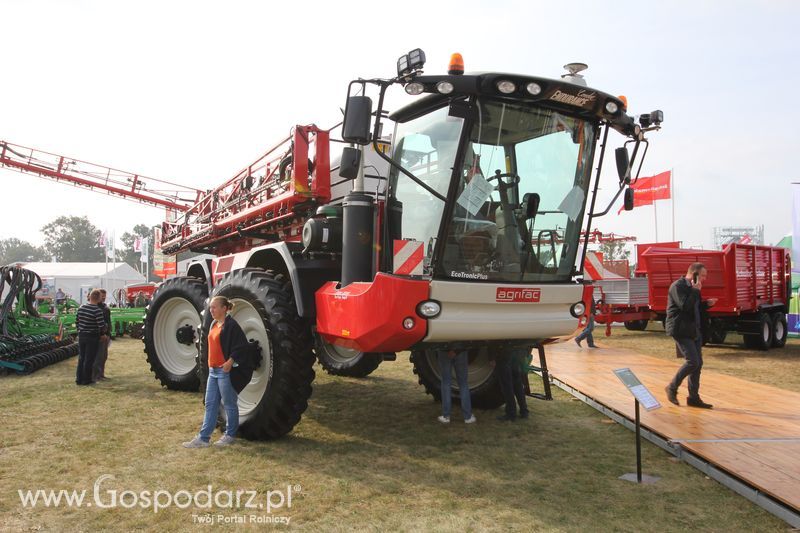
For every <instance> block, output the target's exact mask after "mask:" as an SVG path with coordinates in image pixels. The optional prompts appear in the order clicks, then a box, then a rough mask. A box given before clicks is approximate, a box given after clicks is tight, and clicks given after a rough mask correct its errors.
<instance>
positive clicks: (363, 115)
mask: <svg viewBox="0 0 800 533" xmlns="http://www.w3.org/2000/svg"><path fill="white" fill-rule="evenodd" d="M371 117H372V100H371V99H370V97H369V96H348V97H347V107H346V108H345V110H344V123H343V124H342V139H344V140H345V141H347V142H349V143H354V144H361V145H364V144H369V140H370V139H369V126H370V122H371V120H370V119H371Z"/></svg>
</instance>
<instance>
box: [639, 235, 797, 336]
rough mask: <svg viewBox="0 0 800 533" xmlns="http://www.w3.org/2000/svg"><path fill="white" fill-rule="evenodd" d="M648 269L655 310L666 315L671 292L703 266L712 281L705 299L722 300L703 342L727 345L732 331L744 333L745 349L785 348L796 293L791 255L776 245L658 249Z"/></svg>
mask: <svg viewBox="0 0 800 533" xmlns="http://www.w3.org/2000/svg"><path fill="white" fill-rule="evenodd" d="M641 260H642V261H644V264H645V268H646V270H647V278H648V289H649V298H650V308H651V310H652V311H653V313H654V314H655V315H656V316H657V317H658V319H659V320H660V319H663V318H664V317H665V316H666V309H667V291H668V290H669V286H670V285H671V284H672V282H673V281H675V280H676V279H678V278H680V277H681V276H684V275H685V274H686V271H687V270H688V268H689V265H691V264H692V263H703V264H704V265H705V266H706V269H707V270H708V278H707V279H706V281H705V282H704V283H703V298H718V301H717V303H716V304H715V305H714V306H713V307H711V308H710V309H708V311H707V313H706V315H707V316H706V317H705V319H704V324H703V326H704V332H703V337H704V340H706V341H708V342H711V343H722V342H724V341H725V337H726V335H727V332H728V331H735V332H737V333H741V334H742V336H743V338H744V343H745V346H747V347H748V348H756V349H760V350H768V349H769V348H782V347H783V346H784V345H785V344H786V337H787V335H788V331H789V330H788V327H787V324H786V314H787V313H788V312H789V300H790V298H791V290H792V279H791V277H792V269H791V251H790V250H788V249H786V248H778V247H774V246H757V245H752V244H737V243H733V244H728V245H727V246H726V247H725V248H724V249H722V250H690V249H680V248H678V249H674V248H664V247H658V246H653V247H650V248H649V249H648V250H646V251H645V252H644V253H642V255H641Z"/></svg>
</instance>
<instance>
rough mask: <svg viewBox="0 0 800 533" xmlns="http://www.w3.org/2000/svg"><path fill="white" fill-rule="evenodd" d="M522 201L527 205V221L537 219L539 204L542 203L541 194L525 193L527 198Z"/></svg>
mask: <svg viewBox="0 0 800 533" xmlns="http://www.w3.org/2000/svg"><path fill="white" fill-rule="evenodd" d="M522 201H523V202H524V204H525V220H530V219H532V218H536V215H537V214H538V213H539V202H540V201H541V197H540V196H539V194H538V193H535V192H534V193H530V192H528V193H525V196H523V197H522Z"/></svg>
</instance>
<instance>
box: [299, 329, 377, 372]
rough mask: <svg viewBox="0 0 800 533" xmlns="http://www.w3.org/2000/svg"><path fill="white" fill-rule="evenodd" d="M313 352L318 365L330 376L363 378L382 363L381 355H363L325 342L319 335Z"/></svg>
mask: <svg viewBox="0 0 800 533" xmlns="http://www.w3.org/2000/svg"><path fill="white" fill-rule="evenodd" d="M315 351H316V353H317V359H318V360H319V364H320V365H322V368H323V369H324V370H325V372H327V373H328V374H331V375H332V376H348V377H351V378H365V377H367V376H369V375H370V374H372V373H373V372H374V371H375V369H376V368H378V366H379V365H380V364H381V362H383V354H382V353H364V352H359V351H358V350H353V349H350V348H345V347H343V346H337V345H335V344H331V343H329V342H327V341H326V340H325V339H323V338H322V336H320V335H317V336H316V340H315Z"/></svg>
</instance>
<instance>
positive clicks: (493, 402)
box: [411, 348, 504, 409]
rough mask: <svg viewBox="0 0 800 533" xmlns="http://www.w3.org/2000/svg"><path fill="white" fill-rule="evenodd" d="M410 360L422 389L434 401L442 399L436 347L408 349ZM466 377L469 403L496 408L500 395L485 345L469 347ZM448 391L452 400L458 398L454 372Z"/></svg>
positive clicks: (485, 407) (481, 407)
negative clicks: (431, 348) (416, 349)
mask: <svg viewBox="0 0 800 533" xmlns="http://www.w3.org/2000/svg"><path fill="white" fill-rule="evenodd" d="M411 363H412V364H413V365H414V373H415V374H416V375H417V378H418V379H419V384H420V385H422V386H423V387H424V388H425V392H426V393H427V394H430V395H432V396H433V398H434V399H435V400H436V401H441V400H442V374H441V372H440V371H439V362H438V358H437V352H436V350H419V351H412V352H411ZM467 381H468V383H469V393H470V397H471V398H472V407H474V408H476V409H495V408H497V407H500V406H501V405H503V403H504V400H503V395H502V393H501V392H500V382H499V381H498V379H497V376H496V374H495V371H494V365H492V364H491V362H490V359H489V350H488V348H481V349H478V350H470V355H469V366H468V367H467ZM450 395H451V396H452V398H453V401H454V402H458V401H459V395H458V380H457V379H456V377H455V373H454V375H453V379H452V387H451V390H450Z"/></svg>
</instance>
